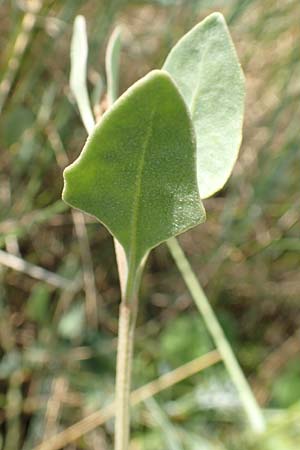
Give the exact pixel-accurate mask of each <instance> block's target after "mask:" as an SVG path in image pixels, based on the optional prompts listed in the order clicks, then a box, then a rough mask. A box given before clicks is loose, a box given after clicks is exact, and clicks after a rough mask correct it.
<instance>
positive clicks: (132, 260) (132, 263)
mask: <svg viewBox="0 0 300 450" xmlns="http://www.w3.org/2000/svg"><path fill="white" fill-rule="evenodd" d="M155 109H156V108H155V106H154V108H153V110H152V112H151V114H150V119H149V125H148V127H147V130H146V133H145V140H144V143H143V145H142V151H141V155H140V160H139V163H138V167H137V174H136V181H135V186H136V189H135V195H134V199H133V208H132V220H131V233H130V241H129V242H130V246H129V249H130V257H129V262H128V268H129V271H131V270H136V268H137V267H136V253H137V228H138V218H139V207H140V199H141V191H142V178H143V169H144V163H145V156H146V152H147V148H148V145H149V141H150V138H151V135H152V129H153V126H152V125H153V116H154V113H155Z"/></svg>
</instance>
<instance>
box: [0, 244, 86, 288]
mask: <svg viewBox="0 0 300 450" xmlns="http://www.w3.org/2000/svg"><path fill="white" fill-rule="evenodd" d="M0 264H2V265H4V266H6V267H9V268H11V269H14V270H17V271H19V272H23V273H25V274H26V275H29V276H30V277H32V278H35V279H37V280H41V281H45V282H46V283H48V284H50V285H51V286H54V287H55V288H59V289H64V290H66V291H71V292H76V291H78V290H79V289H80V288H81V281H80V283H78V281H75V282H74V281H72V280H68V279H67V278H64V277H62V276H60V275H57V274H56V273H53V272H50V271H49V270H46V269H44V268H43V267H40V266H36V265H35V264H31V263H29V262H27V261H25V260H24V259H22V258H19V257H18V256H15V255H12V254H10V253H7V252H4V251H3V250H0Z"/></svg>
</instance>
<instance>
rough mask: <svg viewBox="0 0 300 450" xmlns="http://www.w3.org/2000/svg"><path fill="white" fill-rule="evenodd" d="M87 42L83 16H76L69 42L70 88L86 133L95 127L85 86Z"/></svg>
mask: <svg viewBox="0 0 300 450" xmlns="http://www.w3.org/2000/svg"><path fill="white" fill-rule="evenodd" d="M87 57H88V42H87V34H86V23H85V18H84V17H83V16H76V18H75V21H74V26H73V35H72V41H71V72H70V87H71V91H72V93H73V95H74V97H75V99H76V102H77V105H78V109H79V112H80V115H81V118H82V121H83V124H84V126H85V128H86V130H87V132H88V133H90V132H91V131H92V130H93V128H94V125H95V121H94V117H93V113H92V110H91V106H90V100H89V95H88V90H87V84H86V71H87Z"/></svg>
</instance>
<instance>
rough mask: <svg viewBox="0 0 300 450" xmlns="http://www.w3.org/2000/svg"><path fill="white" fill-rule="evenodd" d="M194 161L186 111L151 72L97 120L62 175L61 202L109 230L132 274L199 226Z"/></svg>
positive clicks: (201, 215)
mask: <svg viewBox="0 0 300 450" xmlns="http://www.w3.org/2000/svg"><path fill="white" fill-rule="evenodd" d="M195 155H196V146H195V138H194V133H193V127H192V123H191V120H190V117H189V114H188V112H187V109H186V106H185V103H184V101H183V99H182V97H181V96H180V94H179V92H178V90H177V89H176V86H175V85H174V83H173V82H172V80H171V78H170V77H169V75H168V74H167V73H165V72H163V71H159V70H155V71H152V72H150V73H149V74H148V75H147V76H145V77H144V78H142V79H141V80H139V81H138V82H137V83H135V84H134V85H133V86H132V87H131V88H129V89H128V91H127V92H126V93H125V94H123V95H122V96H121V97H120V98H119V99H118V100H117V101H116V102H115V103H114V105H113V106H112V107H111V108H110V109H109V110H108V111H107V112H106V113H105V114H104V116H103V117H102V119H101V121H100V123H99V124H98V125H97V126H96V128H95V130H94V131H93V133H92V135H91V136H90V137H89V138H88V140H87V142H86V145H85V147H84V149H83V151H82V153H81V155H80V156H79V158H78V159H77V160H76V161H75V162H74V163H73V164H71V165H70V166H69V167H67V168H66V169H65V172H64V177H65V186H64V191H63V199H64V200H65V201H66V202H67V203H69V204H70V205H72V206H74V207H75V208H78V209H81V210H83V211H86V212H87V213H89V214H91V215H93V216H95V217H97V218H98V219H99V220H100V222H102V223H103V224H104V225H105V226H106V227H107V228H108V229H109V230H110V232H111V233H112V234H113V235H114V236H115V237H116V239H117V240H118V241H119V242H120V243H121V245H122V246H123V248H124V250H125V253H126V257H127V262H128V267H129V271H131V272H132V271H135V270H137V268H138V267H139V266H140V265H141V261H142V260H143V259H144V257H145V256H146V255H147V254H148V252H149V250H150V249H152V248H153V247H155V246H157V245H158V244H160V243H161V242H163V241H165V240H167V239H168V238H170V237H172V236H175V235H177V234H179V233H182V232H183V231H185V230H187V229H189V228H191V227H193V226H195V225H197V224H198V223H200V222H203V221H204V220H205V212H204V209H203V206H202V204H201V200H200V197H199V192H198V186H197V179H196V164H195Z"/></svg>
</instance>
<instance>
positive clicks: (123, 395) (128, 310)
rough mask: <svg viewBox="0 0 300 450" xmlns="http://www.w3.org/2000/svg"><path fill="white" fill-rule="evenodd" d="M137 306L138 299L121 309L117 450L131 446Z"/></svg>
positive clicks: (116, 426)
mask: <svg viewBox="0 0 300 450" xmlns="http://www.w3.org/2000/svg"><path fill="white" fill-rule="evenodd" d="M137 304H138V302H137V298H136V299H134V301H133V302H132V303H130V304H128V303H127V302H125V301H122V302H121V304H120V309H119V332H118V353H117V376H116V420H115V447H114V448H115V450H127V449H128V445H129V435H130V391H131V370H132V359H133V343H134V330H135V323H136V316H137Z"/></svg>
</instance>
